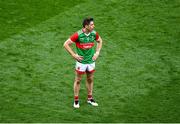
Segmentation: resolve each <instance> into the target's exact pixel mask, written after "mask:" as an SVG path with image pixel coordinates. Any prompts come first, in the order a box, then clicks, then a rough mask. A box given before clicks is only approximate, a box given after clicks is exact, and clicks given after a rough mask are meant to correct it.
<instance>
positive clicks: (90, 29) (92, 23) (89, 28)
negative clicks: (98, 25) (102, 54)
mask: <svg viewBox="0 0 180 124" xmlns="http://www.w3.org/2000/svg"><path fill="white" fill-rule="evenodd" d="M94 27H95V25H94V22H93V21H91V22H90V24H89V25H87V26H86V29H87V30H88V31H89V32H91V31H92V30H94Z"/></svg>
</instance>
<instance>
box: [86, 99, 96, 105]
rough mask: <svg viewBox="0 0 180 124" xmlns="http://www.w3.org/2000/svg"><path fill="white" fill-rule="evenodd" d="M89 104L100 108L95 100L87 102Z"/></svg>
mask: <svg viewBox="0 0 180 124" xmlns="http://www.w3.org/2000/svg"><path fill="white" fill-rule="evenodd" d="M87 103H89V104H90V105H92V106H98V104H97V103H96V102H95V101H94V99H90V100H87Z"/></svg>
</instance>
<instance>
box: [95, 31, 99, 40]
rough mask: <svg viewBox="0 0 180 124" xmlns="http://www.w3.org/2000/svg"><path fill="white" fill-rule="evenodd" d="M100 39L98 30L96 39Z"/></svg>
mask: <svg viewBox="0 0 180 124" xmlns="http://www.w3.org/2000/svg"><path fill="white" fill-rule="evenodd" d="M98 39H99V34H98V32H96V40H98Z"/></svg>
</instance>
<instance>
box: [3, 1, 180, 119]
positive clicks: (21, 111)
mask: <svg viewBox="0 0 180 124" xmlns="http://www.w3.org/2000/svg"><path fill="white" fill-rule="evenodd" d="M179 12H180V1H178V0H159V1H156V0H134V1H131V0H126V1H125V0H101V1H97V0H87V1H81V2H80V0H78V1H77V0H76V1H73V0H72V1H70V2H69V1H65V0H63V1H62V0H61V1H58V0H53V1H52V0H43V1H37V0H33V1H32V0H31V1H30V0H29V1H25V0H15V1H11V0H8V1H4V0H0V15H1V17H0V24H1V28H0V60H1V61H0V122H17V123H20V122H169V123H171V122H180V118H179V115H180V107H179V104H180V97H179V95H180V83H179V82H180V63H179V62H180V42H179V39H180V37H179V36H180V30H179V29H180V23H179V22H180V16H179ZM89 15H90V16H93V17H94V19H95V25H96V30H97V31H98V32H99V34H100V35H101V37H102V39H103V41H104V42H103V48H102V51H101V55H100V57H99V59H98V61H97V62H96V73H95V82H94V97H95V99H96V101H97V102H98V103H99V107H96V108H94V107H92V106H89V105H87V104H86V95H87V94H86V88H85V77H84V78H83V81H82V85H81V90H80V103H81V104H80V105H81V107H80V109H77V110H75V109H73V108H72V103H73V80H74V60H73V59H72V57H70V55H69V54H68V53H67V52H66V51H65V50H64V48H63V47H62V46H63V43H64V41H65V40H66V39H67V38H68V37H69V36H70V35H71V34H72V33H74V32H75V31H77V30H79V29H80V28H81V22H82V19H83V18H84V17H86V16H89Z"/></svg>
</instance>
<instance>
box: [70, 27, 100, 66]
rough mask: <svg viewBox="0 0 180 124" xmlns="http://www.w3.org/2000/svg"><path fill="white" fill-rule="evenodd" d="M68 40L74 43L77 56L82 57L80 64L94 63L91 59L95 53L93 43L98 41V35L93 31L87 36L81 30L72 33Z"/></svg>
mask: <svg viewBox="0 0 180 124" xmlns="http://www.w3.org/2000/svg"><path fill="white" fill-rule="evenodd" d="M70 39H71V40H72V41H73V42H75V43H76V51H77V53H78V55H80V56H83V60H82V61H81V63H83V64H90V63H93V62H94V61H93V60H92V57H93V56H94V53H95V41H97V40H98V39H99V34H98V33H97V32H96V31H94V30H93V31H92V32H90V33H89V34H86V33H85V32H83V30H82V29H81V30H79V31H78V32H76V33H74V34H73V35H72V36H71V37H70Z"/></svg>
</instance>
